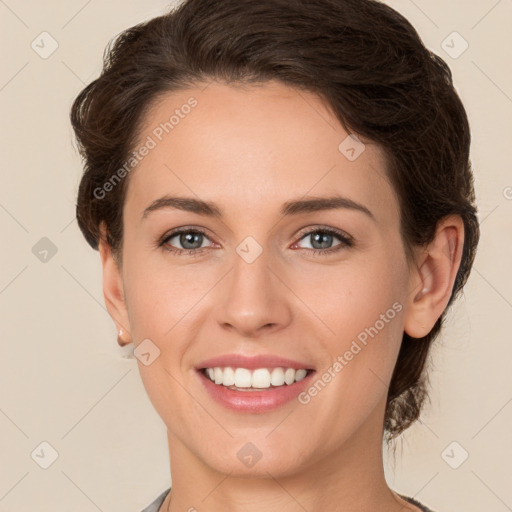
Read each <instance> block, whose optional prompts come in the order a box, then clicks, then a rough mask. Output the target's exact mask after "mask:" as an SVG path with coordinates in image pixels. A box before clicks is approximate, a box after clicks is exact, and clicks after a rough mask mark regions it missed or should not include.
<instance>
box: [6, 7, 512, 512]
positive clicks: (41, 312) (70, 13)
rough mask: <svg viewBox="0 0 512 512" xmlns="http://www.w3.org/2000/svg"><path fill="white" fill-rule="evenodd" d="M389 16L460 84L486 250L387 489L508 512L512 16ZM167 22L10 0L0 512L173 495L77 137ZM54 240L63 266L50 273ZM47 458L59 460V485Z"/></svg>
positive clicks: (148, 10) (55, 263)
mask: <svg viewBox="0 0 512 512" xmlns="http://www.w3.org/2000/svg"><path fill="white" fill-rule="evenodd" d="M389 3H390V5H391V6H392V7H394V8H395V9H397V10H398V11H399V12H401V13H402V14H404V15H405V17H406V18H407V19H409V20H410V21H411V22H412V24H413V25H414V26H415V27H416V28H417V30H418V32H419V33H420V35H421V37H422V38H423V40H424V41H425V43H426V45H427V46H428V47H429V48H431V49H432V50H434V51H435V52H437V53H439V54H440V55H441V56H443V58H445V60H446V61H447V62H448V64H449V65H450V67H451V69H452V71H453V74H454V79H455V82H456V85H457V89H458V91H459V93H460V95H461V97H462V100H463V102H464V103H465V105H466V108H467V111H468V114H469V117H470V122H471V126H472V133H473V146H472V160H473V165H474V168H475V173H476V185H477V194H478V203H479V209H480V219H481V222H482V239H481V245H480V250H479V254H478V257H477V260H476V263H475V267H474V271H473V274H472V277H471V278H470V281H469V283H468V286H467V287H466V292H465V295H464V297H462V299H461V300H460V302H459V303H458V304H457V307H456V308H455V309H453V310H452V312H451V314H450V315H449V317H448V325H447V328H446V330H445V332H444V334H443V336H442V338H441V339H440V340H439V342H438V343H437V348H436V350H435V353H434V356H435V357H434V364H433V367H432V373H431V381H432V394H431V405H430V406H429V407H427V408H426V410H425V413H424V415H423V417H422V423H423V424H417V426H416V427H414V428H412V429H411V430H410V431H409V432H407V433H406V435H405V436H404V437H403V438H402V439H401V440H400V442H399V443H398V449H397V453H396V464H394V462H393V458H392V457H389V459H388V465H387V467H386V472H387V475H388V481H389V483H390V485H391V486H392V487H394V488H395V489H396V490H397V491H399V492H403V493H406V494H409V495H411V496H416V498H417V499H419V500H421V501H424V502H425V503H427V504H428V505H429V506H431V507H432V508H433V509H434V510H436V512H448V511H449V512H458V511H464V512H477V511H478V512H481V511H486V512H502V511H506V510H511V509H512V487H511V486H510V477H511V475H512V457H511V455H512V440H511V435H510V432H511V422H512V385H511V379H510V361H511V357H512V343H511V334H510V332H511V327H512V322H511V318H512V274H511V270H510V263H511V261H512V173H511V170H510V169H511V167H510V147H511V142H512V138H511V137H512V74H511V56H510V50H511V48H512V38H511V30H510V28H511V27H512V2H511V1H510V0H501V1H496V0H481V1H478V2H469V1H463V0H458V1H453V0H452V1H451V2H449V3H447V2H445V1H443V0H435V1H434V0H431V1H427V0H415V1H412V0H392V1H390V2H389ZM167 5H168V2H165V1H161V0H145V1H140V0H139V1H136V0H116V1H111V2H99V1H98V0H89V1H85V0H72V1H68V2H58V1H56V0H54V1H46V2H36V1H22V0H5V1H1V0H0V16H1V18H0V19H1V21H0V23H1V26H0V34H1V35H0V37H1V45H2V48H3V50H2V55H3V63H2V66H1V69H0V105H1V112H2V117H1V141H2V159H1V172H0V180H1V182H0V221H1V226H2V247H3V249H2V250H1V251H0V254H1V274H0V311H1V324H0V328H1V331H0V332H1V352H0V365H1V370H0V512H6V511H17V512H28V511H33V510H38V511H39V512H45V511H52V512H58V511H66V512H69V511H70V510H73V511H74V512H94V511H98V510H100V511H105V512H106V511H109V512H121V511H123V512H127V511H133V512H139V511H140V510H141V509H142V508H143V507H144V506H146V505H147V504H148V503H149V502H150V501H152V500H153V499H154V498H155V497H156V496H157V495H158V494H159V493H160V492H162V491H163V490H164V489H165V488H167V486H168V485H169V484H170V475H169V469H168V462H169V461H168V454H167V443H166V437H165V429H164V425H163V423H162V422H161V420H160V418H159V417H158V415H157V414H156V412H155V411H154V410H153V408H152V406H151V404H150V402H149V400H148V398H147V396H146V394H145V391H144V389H143V387H142V384H141V382H140V378H139V375H138V370H137V365H136V360H135V359H130V358H127V357H124V355H126V354H124V355H123V353H122V351H121V350H120V349H119V348H118V346H117V344H116V341H115V339H116V333H115V330H114V326H113V324H112V322H111V320H110V318H109V317H108V315H107V313H106V311H105V308H104V305H103V296H102V291H101V273H100V261H99V256H98V254H97V253H96V252H94V251H93V250H91V249H90V248H89V247H88V246H87V245H86V243H85V241H84V240H83V238H82V237H81V234H80V233H79V230H78V228H77V224H76V221H75V220H74V202H75V194H76V188H77V185H78V182H79V178H80V174H81V167H80V161H79V159H78V156H77V153H76V152H75V150H74V149H73V143H72V131H71V128H70V125H69V122H68V112H69V108H70V105H71V102H72V100H73V98H74V97H75V96H76V94H77V93H78V92H79V90H80V89H81V88H82V87H83V86H84V85H85V84H86V83H89V81H91V80H92V79H93V78H94V77H96V76H97V74H98V73H99V71H100V66H101V57H102V54H103V49H104V47H105V45H106V43H107V42H108V40H109V39H110V38H111V37H113V36H114V35H115V34H117V33H118V32H120V31H121V30H122V29H124V28H127V27H128V26H131V25H133V24H135V23H138V22H140V21H143V20H144V19H147V18H150V17H153V16H155V15H158V14H161V13H163V12H164V11H165V8H166V6H167ZM43 31H46V32H48V33H49V34H50V35H51V37H52V38H53V39H55V40H56V41H57V43H58V48H57V49H56V51H55V52H54V53H53V54H52V55H50V56H49V57H48V58H46V59H44V58H42V57H41V56H40V55H39V54H38V53H36V51H34V50H33V49H32V47H31V43H32V41H35V43H34V46H35V45H36V44H38V45H39V47H37V46H36V48H37V49H38V51H39V52H43V51H48V50H49V49H51V44H52V43H51V40H50V39H49V36H39V35H40V34H41V32H43ZM453 31H457V32H458V33H459V34H460V35H461V36H462V37H463V38H464V39H465V40H466V41H467V42H468V43H469V47H468V49H467V50H466V51H465V52H464V53H462V55H460V56H459V57H457V58H452V57H450V56H449V55H448V54H447V53H446V52H445V51H444V50H443V48H442V47H441V44H442V41H444V40H445V39H446V38H447V36H449V35H450V34H451V33H452V32H453ZM41 38H45V39H44V43H42V42H41ZM451 40H453V41H454V43H453V45H452V46H454V50H458V49H460V48H462V47H461V46H460V44H461V42H462V41H459V40H457V39H453V36H450V38H449V39H448V40H447V41H448V44H452V43H450V41H451ZM43 45H44V48H43ZM454 50H452V52H453V51H454ZM43 237H47V238H48V239H49V240H51V242H52V244H53V245H54V247H55V249H56V250H57V252H56V253H55V254H54V255H52V252H51V251H50V252H48V253H47V254H46V261H41V258H44V256H45V253H44V252H41V251H44V250H45V249H48V241H43V242H40V240H41V238H43ZM38 243H39V244H40V245H36V244H38ZM45 244H46V245H45ZM34 246H36V249H33V247H34ZM34 253H35V254H34ZM454 441H455V442H456V443H458V444H457V445H451V443H453V442H454ZM42 442H47V443H49V444H50V445H51V446H52V447H53V448H54V449H55V450H56V451H57V452H58V458H57V459H56V460H55V462H54V463H53V464H52V465H51V466H50V467H48V469H43V468H42V467H40V464H43V463H44V462H45V461H49V460H50V459H49V457H50V453H51V451H50V449H49V448H48V447H47V446H46V445H42V446H40V443H42ZM450 445H451V446H450ZM447 448H448V449H447ZM465 451H467V452H468V454H469V457H468V458H467V460H466V461H464V462H463V463H462V464H461V465H460V466H459V467H458V468H457V469H453V468H452V467H450V465H449V463H450V464H451V465H452V466H457V465H459V464H460V463H461V461H462V460H463V456H464V453H465ZM32 453H33V456H31V454H32ZM203 509H204V510H207V502H204V506H203V508H201V509H200V510H203Z"/></svg>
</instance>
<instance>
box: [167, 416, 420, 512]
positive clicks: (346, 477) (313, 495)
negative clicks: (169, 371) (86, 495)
mask: <svg viewBox="0 0 512 512" xmlns="http://www.w3.org/2000/svg"><path fill="white" fill-rule="evenodd" d="M380 425H381V423H379V422H377V423H376V422H373V423H372V422H368V423H367V424H366V425H365V426H364V427H363V428H361V429H359V430H358V432H357V433H355V434H354V435H353V436H352V437H351V438H350V439H348V440H346V442H344V443H343V444H342V445H341V446H339V447H338V448H337V449H336V450H331V451H329V453H328V454H327V455H325V456H322V457H320V458H318V459H316V460H313V459H311V460H308V461H301V465H300V468H299V469H298V470H296V471H295V472H293V473H290V472H285V473H282V474H281V473H280V472H279V471H278V470H276V471H272V469H268V470H264V471H260V472H259V473H258V474H257V475H256V474H255V476H245V477H240V476H237V475H236V474H235V473H234V472H233V471H231V472H229V471H228V472H224V473H223V472H220V471H217V470H215V469H214V468H212V467H211V465H207V464H205V462H204V461H203V460H201V459H199V458H198V457H197V456H196V455H195V454H194V453H192V452H191V451H190V450H189V449H188V448H187V446H185V445H184V444H183V443H182V442H181V440H180V439H178V438H177V437H176V436H175V435H174V434H172V433H171V432H169V431H168V441H169V452H170V454H172V455H171V457H170V458H171V479H172V492H171V494H170V495H169V496H168V497H167V499H166V500H165V502H164V504H163V506H162V508H161V509H160V510H161V511H162V512H163V511H166V510H168V511H169V512H178V511H190V512H196V511H200V510H208V511H209V512H241V511H243V512H260V511H261V510H265V511H268V512H297V511H303V510H307V511H308V512H335V511H339V510H343V511H344V512H356V511H362V510H364V511H374V510H379V512H398V511H401V512H405V511H417V510H418V509H417V508H416V507H414V506H412V505H410V504H408V503H406V502H405V501H404V500H402V499H401V498H400V497H398V495H397V494H396V493H394V492H393V491H392V490H391V489H390V488H389V487H388V485H387V483H386V480H385V476H384V468H383V458H382V428H379V426H380ZM256 467H257V466H255V468H256Z"/></svg>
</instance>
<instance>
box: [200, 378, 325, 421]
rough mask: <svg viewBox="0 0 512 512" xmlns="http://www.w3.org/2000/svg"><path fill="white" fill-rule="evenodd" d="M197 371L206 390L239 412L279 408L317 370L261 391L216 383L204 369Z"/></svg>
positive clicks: (294, 395)
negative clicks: (205, 373) (237, 389)
mask: <svg viewBox="0 0 512 512" xmlns="http://www.w3.org/2000/svg"><path fill="white" fill-rule="evenodd" d="M197 373H198V375H199V378H200V379H201V382H202V383H203V386H204V387H205V388H206V391H207V392H208V393H209V394H210V396H211V397H212V398H213V399H214V400H216V401H217V402H218V403H219V404H221V405H223V406H224V407H227V408H228V409H233V410H236V411H239V412H252V413H258V412H267V411H271V410H273V409H277V408H278V407H281V406H282V405H284V404H286V403H287V402H289V401H290V400H293V399H294V398H296V397H297V396H298V395H299V393H301V392H302V391H303V390H304V388H306V387H307V386H308V385H309V382H310V380H311V378H312V376H313V375H314V373H315V372H314V371H311V372H309V373H308V375H306V377H304V378H303V379H302V380H300V381H299V382H294V383H293V384H289V385H287V384H285V385H284V386H279V387H276V388H269V389H265V390H261V391H236V390H235V389H229V388H228V387H226V386H220V385H218V384H215V383H214V382H212V381H211V380H210V379H209V378H208V377H207V376H206V375H204V373H203V372H202V371H199V370H198V372H197Z"/></svg>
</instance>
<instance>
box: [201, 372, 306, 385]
mask: <svg viewBox="0 0 512 512" xmlns="http://www.w3.org/2000/svg"><path fill="white" fill-rule="evenodd" d="M307 373H308V372H307V370H305V369H302V368H301V369H299V370H295V369H294V368H272V369H268V368H258V369H256V370H252V371H251V370H248V369H247V368H231V367H226V368H220V367H215V368H206V370H205V374H206V376H207V377H208V378H209V379H210V380H211V381H212V382H215V384H218V385H222V386H227V387H236V388H254V389H268V388H270V387H271V386H274V387H276V386H283V385H284V384H286V385H288V386H289V385H290V384H293V383H294V382H299V381H300V380H302V379H303V378H304V377H305V376H306V375H307Z"/></svg>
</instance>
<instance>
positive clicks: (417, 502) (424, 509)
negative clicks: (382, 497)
mask: <svg viewBox="0 0 512 512" xmlns="http://www.w3.org/2000/svg"><path fill="white" fill-rule="evenodd" d="M399 496H400V498H402V499H404V500H405V501H407V502H409V503H411V504H412V505H416V506H417V507H418V508H419V509H420V510H421V511H422V512H434V511H433V510H430V509H429V508H428V507H426V506H425V505H423V504H422V503H420V502H419V501H416V500H415V499H414V498H409V497H408V496H404V495H402V494H399Z"/></svg>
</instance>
